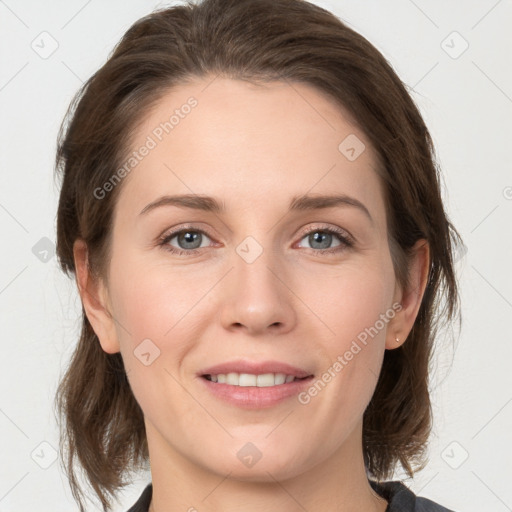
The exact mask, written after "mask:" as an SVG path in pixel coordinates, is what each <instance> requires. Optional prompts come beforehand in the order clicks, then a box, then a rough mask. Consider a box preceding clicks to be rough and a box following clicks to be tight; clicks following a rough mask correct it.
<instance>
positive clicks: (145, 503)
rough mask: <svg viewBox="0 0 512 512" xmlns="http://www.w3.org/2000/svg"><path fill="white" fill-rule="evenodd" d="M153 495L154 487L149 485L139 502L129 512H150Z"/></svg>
mask: <svg viewBox="0 0 512 512" xmlns="http://www.w3.org/2000/svg"><path fill="white" fill-rule="evenodd" d="M152 495H153V485H152V484H151V483H149V484H148V485H147V486H146V488H145V489H144V491H143V492H142V494H141V495H140V498H139V499H138V500H137V502H136V503H135V504H134V505H133V506H132V507H130V509H128V511H127V512H148V510H149V504H150V503H151V496H152Z"/></svg>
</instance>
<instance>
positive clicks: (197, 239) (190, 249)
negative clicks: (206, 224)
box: [159, 228, 210, 254]
mask: <svg viewBox="0 0 512 512" xmlns="http://www.w3.org/2000/svg"><path fill="white" fill-rule="evenodd" d="M205 238H206V239H207V240H210V237H209V236H208V235H207V233H205V232H204V231H202V230H200V229H192V228H190V229H188V228H187V229H181V230H179V231H174V232H172V233H169V234H167V235H165V237H164V238H163V239H162V240H161V241H160V242H159V245H161V246H163V247H164V248H165V249H166V250H168V251H169V252H172V253H175V254H195V253H197V252H199V251H198V249H200V248H203V247H208V245H209V244H208V243H206V244H205V245H203V242H204V241H205ZM173 240H175V242H174V243H172V241H173ZM175 244H176V245H177V246H176V245H175Z"/></svg>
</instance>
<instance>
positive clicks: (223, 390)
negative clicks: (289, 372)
mask: <svg viewBox="0 0 512 512" xmlns="http://www.w3.org/2000/svg"><path fill="white" fill-rule="evenodd" d="M312 379H313V376H310V377H307V378H306V379H303V380H294V381H292V382H287V383H285V384H279V385H277V386H268V387H263V388H259V387H256V386H232V385H231V384H224V383H223V384H219V383H218V382H212V381H211V380H208V379H205V378H204V377H200V380H201V381H203V383H204V385H205V386H206V389H208V391H210V392H211V393H212V394H213V395H215V396H216V397H217V398H220V399H221V400H224V401H225V402H228V403H230V404H232V405H236V406H237V407H241V408H243V409H265V408H267V407H272V406H274V405H277V404H279V403H280V402H282V401H284V400H286V399H288V398H290V397H292V396H295V395H297V394H299V393H300V392H301V391H303V390H304V388H306V387H308V386H309V383H310V382H311V380H312Z"/></svg>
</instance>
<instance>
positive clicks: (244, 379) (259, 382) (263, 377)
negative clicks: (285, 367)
mask: <svg viewBox="0 0 512 512" xmlns="http://www.w3.org/2000/svg"><path fill="white" fill-rule="evenodd" d="M201 377H202V378H204V379H206V380H208V381H210V382H214V383H218V384H228V385H230V386H239V387H258V388H266V387H271V386H282V385H284V384H289V383H291V382H297V381H303V380H307V379H310V378H312V377H313V375H308V376H306V377H296V376H295V375H287V374H286V373H262V374H253V373H237V372H230V373H218V374H209V373H207V374H204V375H201Z"/></svg>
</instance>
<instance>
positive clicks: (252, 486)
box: [146, 424, 387, 512]
mask: <svg viewBox="0 0 512 512" xmlns="http://www.w3.org/2000/svg"><path fill="white" fill-rule="evenodd" d="M360 426H361V428H360V429H356V430H355V431H354V433H353V434H351V438H349V439H347V440H346V442H345V443H343V445H342V446H340V447H339V448H338V449H337V450H336V451H335V452H334V453H333V454H332V456H331V457H329V458H328V459H326V460H324V461H322V462H321V463H319V464H316V465H314V466H312V467H310V468H308V469H306V471H304V472H301V473H299V474H297V475H295V476H292V477H290V478H287V479H282V480H279V481H278V480H277V479H276V478H274V477H273V475H272V473H271V472H270V471H265V470H264V468H262V467H261V466H260V468H259V469H260V472H259V473H258V474H257V475H255V476H253V477H251V479H250V480H248V479H247V478H245V479H240V478H235V477H234V476H233V474H232V473H233V471H227V472H224V473H225V474H221V473H220V472H219V473H216V472H214V471H211V470H210V469H209V468H206V467H205V466H204V465H199V464H194V462H193V461H191V460H190V459H189V458H185V457H183V455H182V454H181V453H180V452H178V451H177V450H175V449H174V448H173V447H171V446H169V444H168V443H166V442H165V441H164V440H163V439H162V438H161V437H160V436H159V434H158V432H157V431H156V430H155V429H153V428H152V427H151V425H150V424H147V426H146V432H147V435H148V447H149V455H150V463H151V476H152V483H153V495H152V501H151V506H150V508H149V512H170V511H174V510H183V511H187V512H197V511H200V512H221V511H222V512H235V511H239V510H244V511H245V512H256V511H261V510H280V511H281V512H297V510H307V511H308V512H325V510H332V511H334V510H335V511H337V512H356V511H360V510H365V511H367V512H385V510H386V507H387V502H386V500H385V499H383V498H382V497H380V496H378V495H377V494H376V493H375V492H374V491H373V489H372V488H371V487H370V484H369V483H368V478H367V476H366V471H365V467H364V463H363V453H362V443H361V442H360V441H361V434H362V425H360ZM290 459H291V458H290ZM262 460H263V459H262ZM256 467H257V466H254V468H256Z"/></svg>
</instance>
